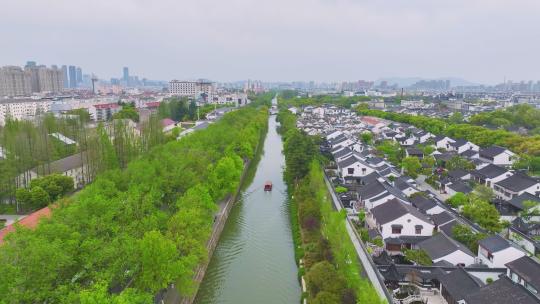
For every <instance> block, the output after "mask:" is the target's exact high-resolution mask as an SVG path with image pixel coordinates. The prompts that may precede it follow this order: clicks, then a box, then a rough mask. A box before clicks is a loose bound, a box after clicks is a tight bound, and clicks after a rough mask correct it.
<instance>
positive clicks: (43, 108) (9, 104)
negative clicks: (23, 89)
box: [0, 98, 52, 126]
mask: <svg viewBox="0 0 540 304" xmlns="http://www.w3.org/2000/svg"><path fill="white" fill-rule="evenodd" d="M51 105H52V101H51V100H48V99H29V98H26V99H0V126H3V125H5V124H6V120H7V118H8V117H9V118H10V119H14V120H27V119H33V118H34V117H36V116H37V115H39V114H41V113H47V112H50V110H51Z"/></svg>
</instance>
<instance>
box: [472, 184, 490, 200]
mask: <svg viewBox="0 0 540 304" xmlns="http://www.w3.org/2000/svg"><path fill="white" fill-rule="evenodd" d="M473 193H474V195H476V196H478V198H480V199H481V200H483V201H487V202H490V201H491V200H492V199H493V198H494V197H495V193H494V192H493V189H491V188H490V187H487V186H484V185H476V186H475V187H474V190H473Z"/></svg>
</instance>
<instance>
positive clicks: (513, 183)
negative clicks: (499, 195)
mask: <svg viewBox="0 0 540 304" xmlns="http://www.w3.org/2000/svg"><path fill="white" fill-rule="evenodd" d="M537 183H538V181H537V180H535V179H534V178H532V177H530V176H527V175H525V174H522V173H516V174H514V175H512V176H510V177H507V178H505V179H503V180H502V181H499V182H497V183H495V184H496V185H498V186H500V187H503V188H505V189H508V190H510V191H513V192H519V191H522V190H525V189H527V188H529V187H531V186H534V185H535V184H537ZM538 190H540V189H538Z"/></svg>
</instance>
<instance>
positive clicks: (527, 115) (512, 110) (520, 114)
mask: <svg viewBox="0 0 540 304" xmlns="http://www.w3.org/2000/svg"><path fill="white" fill-rule="evenodd" d="M469 122H470V123H472V124H475V125H479V126H488V127H495V128H509V127H518V128H519V127H523V128H525V129H527V130H529V133H531V134H540V110H538V109H536V108H535V107H533V106H531V105H528V104H522V105H517V106H512V107H509V108H505V109H501V110H495V111H492V112H483V113H479V114H476V115H474V116H472V117H471V118H470V119H469Z"/></svg>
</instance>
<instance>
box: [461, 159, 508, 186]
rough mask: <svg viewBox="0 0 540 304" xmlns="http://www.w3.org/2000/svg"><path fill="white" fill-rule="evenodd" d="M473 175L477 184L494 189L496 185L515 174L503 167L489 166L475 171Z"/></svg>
mask: <svg viewBox="0 0 540 304" xmlns="http://www.w3.org/2000/svg"><path fill="white" fill-rule="evenodd" d="M471 175H472V177H473V180H474V181H475V182H477V183H479V184H481V185H484V186H487V187H490V188H494V186H495V183H497V182H499V181H502V180H503V179H505V178H508V177H510V176H512V175H513V173H512V172H510V171H508V170H507V169H505V168H503V167H500V166H497V165H494V164H489V165H487V166H485V167H483V168H481V169H478V170H474V171H473V172H471Z"/></svg>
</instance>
